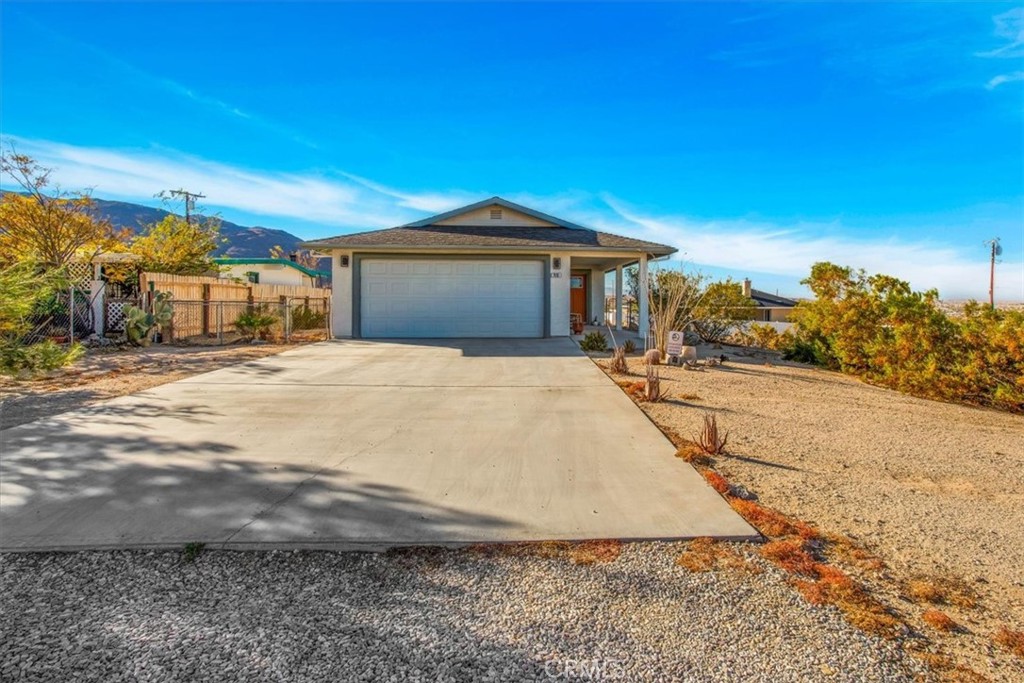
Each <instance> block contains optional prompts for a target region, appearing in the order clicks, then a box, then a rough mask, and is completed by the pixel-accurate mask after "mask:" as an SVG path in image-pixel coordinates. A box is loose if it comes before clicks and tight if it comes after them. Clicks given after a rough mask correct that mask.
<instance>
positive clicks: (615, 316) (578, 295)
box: [569, 254, 649, 341]
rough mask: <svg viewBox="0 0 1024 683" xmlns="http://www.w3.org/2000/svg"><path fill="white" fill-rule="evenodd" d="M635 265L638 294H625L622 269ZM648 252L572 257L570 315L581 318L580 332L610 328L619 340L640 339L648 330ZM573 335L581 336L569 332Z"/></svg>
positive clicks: (644, 336) (575, 336) (603, 330)
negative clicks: (582, 325)
mask: <svg viewBox="0 0 1024 683" xmlns="http://www.w3.org/2000/svg"><path fill="white" fill-rule="evenodd" d="M634 265H635V266H637V270H638V274H637V275H638V277H637V280H638V281H637V285H636V286H637V289H638V290H639V291H638V292H637V294H638V296H636V297H634V296H632V295H629V296H627V295H625V294H624V289H623V288H624V283H623V275H624V270H625V269H626V268H629V267H631V266H634ZM647 265H648V255H647V254H640V255H639V256H637V255H636V254H631V255H628V256H624V255H617V256H600V257H594V256H573V257H571V260H570V264H569V318H570V326H571V321H572V320H574V319H576V320H582V322H583V324H584V330H583V334H587V333H588V332H591V331H600V332H603V333H605V334H607V332H608V329H609V328H610V329H611V330H612V332H614V333H615V335H616V338H617V339H619V340H620V341H621V340H622V339H626V338H632V339H634V341H636V340H643V339H645V338H646V337H647V335H648V333H649V329H648V328H649V316H648V310H647V308H648V307H647V300H648V294H647V286H648V283H647ZM608 274H612V275H613V278H612V283H611V285H612V286H611V290H612V292H613V294H612V295H610V296H609V295H608V293H607V291H606V290H607V289H608V286H607V282H606V280H607V279H608V278H607V276H608ZM571 336H572V337H574V338H578V337H581V335H579V334H571Z"/></svg>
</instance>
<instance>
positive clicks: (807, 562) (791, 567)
mask: <svg viewBox="0 0 1024 683" xmlns="http://www.w3.org/2000/svg"><path fill="white" fill-rule="evenodd" d="M761 556H762V557H763V558H765V559H766V560H768V561H770V562H772V563H774V564H775V565H777V566H779V567H780V568H782V569H783V570H785V571H787V572H789V573H790V574H803V575H804V576H817V575H818V572H817V568H818V566H819V563H818V561H817V560H815V559H814V557H813V556H811V554H810V553H809V552H807V548H806V546H805V544H804V542H803V541H801V540H798V539H785V540H782V541H772V542H771V543H766V544H765V545H763V546H761Z"/></svg>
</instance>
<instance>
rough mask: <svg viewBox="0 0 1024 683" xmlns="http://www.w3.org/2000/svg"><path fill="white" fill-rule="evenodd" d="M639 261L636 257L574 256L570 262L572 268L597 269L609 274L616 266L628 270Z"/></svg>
mask: <svg viewBox="0 0 1024 683" xmlns="http://www.w3.org/2000/svg"><path fill="white" fill-rule="evenodd" d="M637 260H638V257H637V256H636V255H632V256H617V257H616V256H573V257H572V260H571V262H570V265H571V267H572V268H579V269H581V270H582V269H586V270H590V269H595V270H603V271H604V272H606V273H607V272H608V271H609V270H615V268H616V266H622V267H623V268H626V267H628V266H631V265H633V264H635V263H636V262H637Z"/></svg>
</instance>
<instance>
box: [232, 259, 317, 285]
mask: <svg viewBox="0 0 1024 683" xmlns="http://www.w3.org/2000/svg"><path fill="white" fill-rule="evenodd" d="M214 262H215V263H217V265H219V266H221V268H222V270H221V276H222V277H230V278H236V279H239V280H248V281H249V282H252V283H254V284H260V285H293V286H306V287H323V286H324V285H325V284H326V283H327V281H328V280H329V279H330V273H328V272H326V271H323V270H314V269H313V268H307V267H306V266H304V265H302V264H301V263H297V262H295V261H292V260H290V259H285V258H216V259H214Z"/></svg>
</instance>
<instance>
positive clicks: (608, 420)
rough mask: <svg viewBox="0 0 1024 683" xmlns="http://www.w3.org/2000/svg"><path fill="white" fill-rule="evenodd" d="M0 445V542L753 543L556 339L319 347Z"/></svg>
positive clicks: (28, 427) (5, 435) (630, 408)
mask: <svg viewBox="0 0 1024 683" xmlns="http://www.w3.org/2000/svg"><path fill="white" fill-rule="evenodd" d="M0 450H2V459H0V549H4V550H13V549H44V548H45V549H53V548H99V547H127V546H177V547H180V546H181V545H183V544H185V543H188V542H190V541H201V542H205V543H207V544H211V545H216V546H225V547H255V546H263V545H267V544H282V545H285V546H295V547H337V548H343V547H379V546H386V545H390V544H406V543H423V544H435V543H466V542H478V541H521V540H543V539H587V538H609V537H613V538H623V539H640V538H645V539H660V538H684V537H694V536H718V537H725V538H746V537H751V536H754V535H755V534H754V531H753V530H752V529H751V528H750V527H749V526H748V525H747V524H746V523H745V522H744V521H743V520H742V519H741V518H740V517H739V516H738V515H736V514H735V513H734V512H733V511H732V509H731V508H730V507H729V506H728V505H727V504H726V503H725V502H724V501H723V500H722V499H721V498H720V497H719V496H718V494H716V493H715V492H714V491H713V490H712V489H711V488H710V487H708V486H707V485H706V484H705V483H704V480H703V479H702V478H701V476H700V475H699V474H697V472H695V471H694V470H693V469H692V468H691V467H690V466H689V465H687V464H685V463H684V462H682V461H680V460H678V459H676V458H674V457H673V452H674V449H673V447H672V446H671V445H670V444H669V442H668V441H667V440H666V439H665V438H664V437H663V436H662V434H661V433H660V432H659V431H658V430H657V429H656V428H655V427H654V426H653V425H652V424H651V423H650V422H649V421H648V420H647V418H646V417H645V416H644V414H643V413H642V412H641V411H640V410H638V409H637V408H636V406H634V405H633V403H632V402H631V401H630V400H629V399H628V398H627V397H626V396H625V395H624V394H623V393H622V392H621V390H620V389H619V388H618V387H616V386H615V385H614V383H613V382H611V381H610V380H609V379H608V378H607V377H606V376H605V375H604V374H603V373H602V372H601V371H600V370H599V369H598V368H596V367H595V366H594V365H593V363H591V361H590V360H589V359H587V358H586V357H585V356H583V355H582V354H581V353H580V352H579V350H578V349H577V347H576V346H575V344H573V343H572V342H571V341H569V340H567V339H542V340H508V341H505V340H486V341H485V340H469V341H466V340H463V341H432V342H410V343H400V342H369V341H333V342H325V343H321V344H316V345H312V346H306V347H303V348H300V349H296V350H294V351H289V352H286V353H282V354H279V355H275V356H270V357H267V358H264V359H261V360H258V361H253V362H248V363H244V364H240V365H237V366H233V367H230V368H226V369H222V370H218V371H215V372H211V373H207V374H204V375H198V376H195V377H192V378H189V379H185V380H182V381H178V382H174V383H172V384H166V385H163V386H160V387H157V388H154V389H151V390H148V391H144V392H141V393H138V394H134V395H131V396H125V397H121V398H118V399H114V400H111V401H107V402H104V403H101V404H97V405H95V406H92V407H90V408H87V409H83V410H78V411H74V412H70V413H65V414H63V415H59V416H57V417H54V418H50V419H46V420H40V421H37V422H33V423H29V424H25V425H20V426H18V427H13V428H11V429H7V430H4V431H2V432H0Z"/></svg>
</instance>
